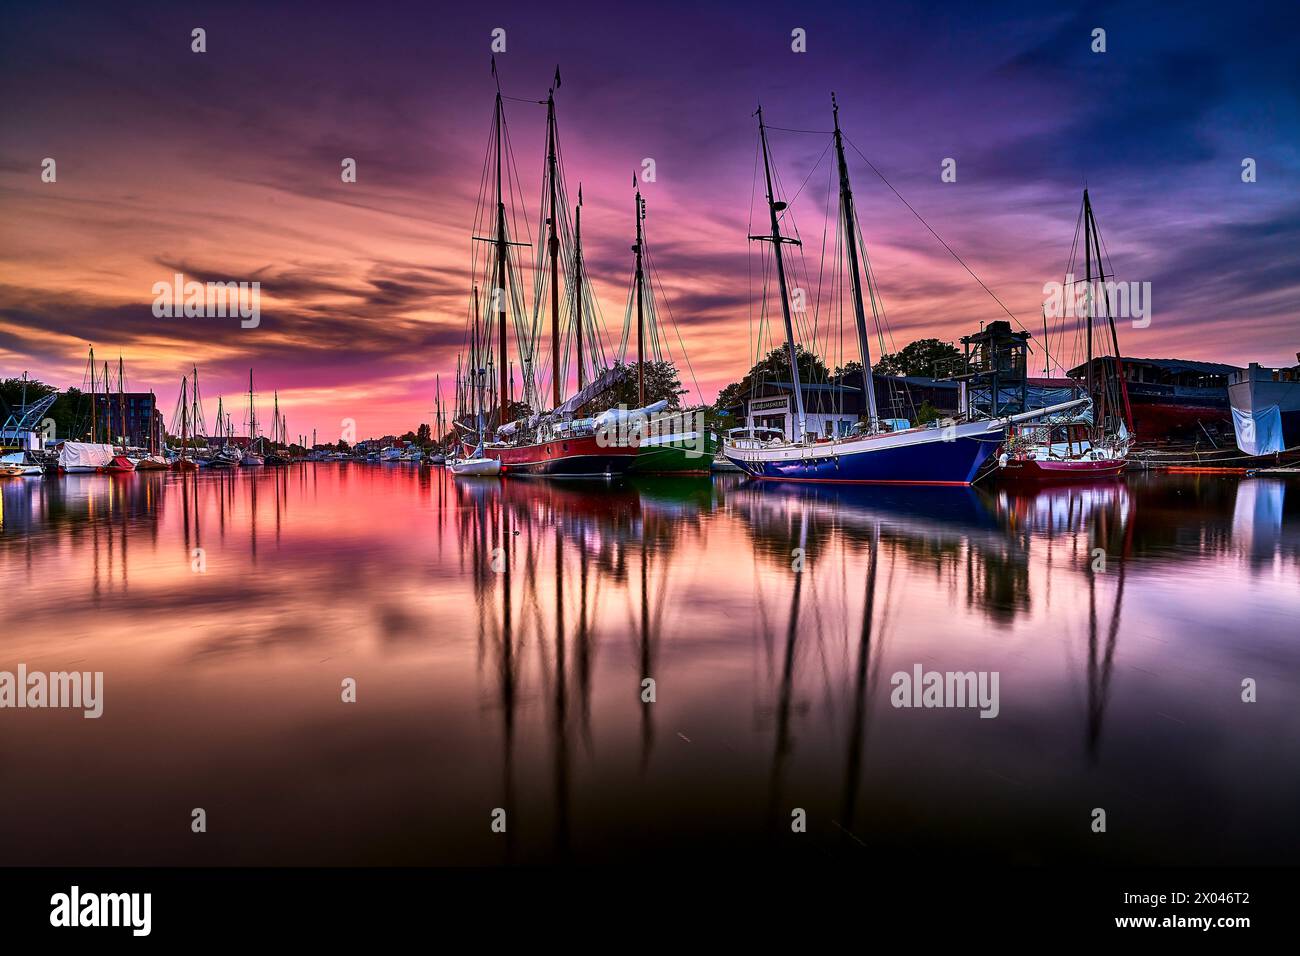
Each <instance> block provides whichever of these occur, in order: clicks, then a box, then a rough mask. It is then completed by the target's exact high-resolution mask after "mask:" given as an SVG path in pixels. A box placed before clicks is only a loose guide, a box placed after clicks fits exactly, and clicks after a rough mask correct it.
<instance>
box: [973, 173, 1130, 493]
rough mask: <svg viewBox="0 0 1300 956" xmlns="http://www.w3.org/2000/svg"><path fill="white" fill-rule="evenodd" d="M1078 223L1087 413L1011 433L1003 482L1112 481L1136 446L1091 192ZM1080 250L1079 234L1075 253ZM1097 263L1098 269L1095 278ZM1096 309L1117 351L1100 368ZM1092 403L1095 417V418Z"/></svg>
mask: <svg viewBox="0 0 1300 956" xmlns="http://www.w3.org/2000/svg"><path fill="white" fill-rule="evenodd" d="M1080 218H1081V220H1082V228H1083V254H1084V283H1085V285H1084V293H1085V299H1084V302H1085V309H1084V311H1085V313H1086V314H1085V316H1084V317H1083V323H1084V328H1085V336H1084V338H1085V341H1086V342H1087V369H1088V395H1089V396H1090V400H1089V403H1088V407H1087V408H1084V409H1082V410H1078V411H1075V412H1072V413H1069V414H1066V415H1060V416H1053V417H1050V418H1042V419H1039V420H1037V421H1034V422H1025V423H1022V424H1019V425H1013V426H1011V427H1010V428H1008V429H1007V439H1006V445H1005V447H1004V449H1003V451H1002V453H1001V454H1000V455H999V456H998V465H999V467H1000V468H1001V474H1002V476H1003V477H1004V478H1008V479H1016V480H1022V481H1025V480H1027V481H1071V480H1080V479H1097V478H1114V477H1115V476H1117V475H1119V474H1120V473H1121V472H1122V471H1123V470H1124V466H1125V464H1126V463H1127V460H1128V453H1129V448H1130V447H1131V445H1132V442H1133V437H1132V428H1133V413H1132V409H1131V407H1130V405H1129V400H1128V386H1127V383H1126V382H1125V381H1124V365H1123V359H1121V358H1120V351H1119V335H1118V333H1117V332H1116V330H1115V317H1114V315H1113V314H1112V310H1111V308H1110V294H1109V292H1108V291H1107V288H1106V285H1105V279H1106V278H1107V276H1106V270H1105V268H1104V267H1103V265H1102V257H1101V242H1100V238H1099V236H1098V232H1097V220H1096V219H1095V218H1094V217H1093V211H1092V201H1091V200H1090V199H1089V197H1088V190H1087V189H1085V190H1084V191H1083V212H1082V214H1081V216H1080ZM1077 244H1078V233H1077V232H1076V233H1075V245H1076V247H1077ZM1094 263H1095V264H1096V269H1097V275H1095V276H1094V275H1093V265H1094ZM1073 268H1074V263H1073V262H1072V263H1070V264H1069V266H1068V267H1067V269H1066V274H1067V276H1069V275H1071V274H1072V272H1073ZM1097 282H1100V283H1101V285H1100V288H1101V296H1100V297H1097V296H1095V295H1094V291H1095V289H1096V286H1095V285H1094V283H1097ZM1071 291H1073V290H1071ZM1097 304H1100V305H1101V308H1102V311H1103V314H1104V315H1105V318H1106V322H1107V324H1108V325H1109V327H1110V340H1111V344H1112V345H1113V347H1114V350H1115V357H1114V359H1113V361H1112V360H1109V359H1105V358H1103V359H1102V360H1101V361H1100V363H1098V362H1096V361H1094V358H1093V320H1094V318H1095V317H1096V316H1095V313H1096V311H1097V309H1096V305H1097ZM1044 315H1046V313H1044ZM1044 324H1046V322H1044ZM1098 366H1100V367H1098ZM1099 372H1100V375H1098V373H1099ZM1098 379H1100V382H1099V381H1098ZM1093 399H1095V408H1096V413H1097V414H1096V416H1095V417H1094V414H1093V411H1094V402H1093Z"/></svg>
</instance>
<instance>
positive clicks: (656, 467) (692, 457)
mask: <svg viewBox="0 0 1300 956" xmlns="http://www.w3.org/2000/svg"><path fill="white" fill-rule="evenodd" d="M717 453H718V436H717V435H715V434H714V433H713V432H704V433H703V434H702V435H701V433H700V432H697V431H691V432H679V433H677V434H675V435H662V436H660V435H652V436H650V437H647V438H643V439H642V440H641V443H640V447H639V448H638V450H637V454H636V463H635V464H633V465H632V468H631V471H632V473H633V474H637V475H683V474H695V475H707V474H708V473H709V469H710V467H711V466H712V464H713V458H714V456H715V455H717Z"/></svg>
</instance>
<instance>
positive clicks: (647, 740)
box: [639, 522, 655, 773]
mask: <svg viewBox="0 0 1300 956" xmlns="http://www.w3.org/2000/svg"><path fill="white" fill-rule="evenodd" d="M645 533H646V527H645V523H644V522H642V525H641V620H640V628H639V634H640V638H641V641H640V643H641V679H642V680H645V678H647V677H652V676H653V673H654V653H653V651H652V648H651V642H650V594H649V591H650V587H649V577H650V576H649V573H648V570H647V567H646V564H647V561H646V559H647V548H646V535H645ZM653 706H654V705H653V704H651V703H649V702H647V701H646V700H645V698H644V696H642V699H641V771H642V773H644V772H645V769H646V767H647V766H648V765H649V763H650V752H651V751H652V750H653V749H654V739H655V728H654V718H653V717H652V716H651V712H652V708H653Z"/></svg>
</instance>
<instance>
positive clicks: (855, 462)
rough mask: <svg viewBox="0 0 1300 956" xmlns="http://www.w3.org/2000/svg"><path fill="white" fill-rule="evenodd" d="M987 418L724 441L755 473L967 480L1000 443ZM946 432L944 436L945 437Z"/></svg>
mask: <svg viewBox="0 0 1300 956" xmlns="http://www.w3.org/2000/svg"><path fill="white" fill-rule="evenodd" d="M990 425H991V423H989V422H971V423H968V424H965V425H957V426H955V432H950V431H949V430H948V429H942V428H926V429H910V430H908V431H903V432H893V433H886V434H883V435H872V436H869V437H864V438H861V439H857V440H848V441H840V442H827V443H825V444H823V445H817V444H813V445H790V446H783V447H781V448H779V449H767V448H763V447H757V448H742V447H739V446H736V445H731V444H729V443H727V444H724V445H723V454H724V455H726V456H727V460H728V461H730V462H732V463H733V464H735V465H737V466H738V467H739V468H740V469H741V470H742V471H744V472H745V473H746V474H748V475H750V476H751V477H754V478H759V479H764V480H768V481H810V482H831V483H839V484H895V483H897V484H915V485H969V484H970V483H971V482H973V481H974V480H975V476H976V474H978V472H979V470H980V467H981V466H982V465H983V464H984V463H985V462H986V461H987V460H988V458H989V456H991V455H992V454H993V453H994V452H995V451H996V450H997V448H998V444H999V436H1000V435H1001V429H999V428H997V427H996V426H993V427H992V428H990ZM945 435H947V440H945V437H944V436H945Z"/></svg>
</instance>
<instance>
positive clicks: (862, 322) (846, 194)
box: [831, 93, 877, 432]
mask: <svg viewBox="0 0 1300 956" xmlns="http://www.w3.org/2000/svg"><path fill="white" fill-rule="evenodd" d="M831 112H832V113H834V115H835V155H836V157H837V158H838V159H839V164H840V210H841V212H842V214H843V218H844V251H845V254H846V255H847V256H848V259H849V274H850V275H851V276H852V277H853V317H854V319H856V321H857V326H858V352H859V353H860V354H861V355H862V390H863V393H864V395H865V397H866V400H867V427H868V430H870V431H873V432H874V431H875V430H876V414H877V413H876V383H875V380H874V378H873V377H872V374H871V346H870V344H869V341H868V339H867V318H866V314H865V312H864V311H863V308H862V276H861V275H859V273H858V234H857V233H858V230H857V223H858V216H857V212H856V210H855V209H854V207H853V190H852V188H851V187H850V186H849V167H848V164H847V163H845V161H844V137H843V136H842V135H841V134H840V107H839V104H838V103H836V102H835V94H834V93H832V94H831Z"/></svg>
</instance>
